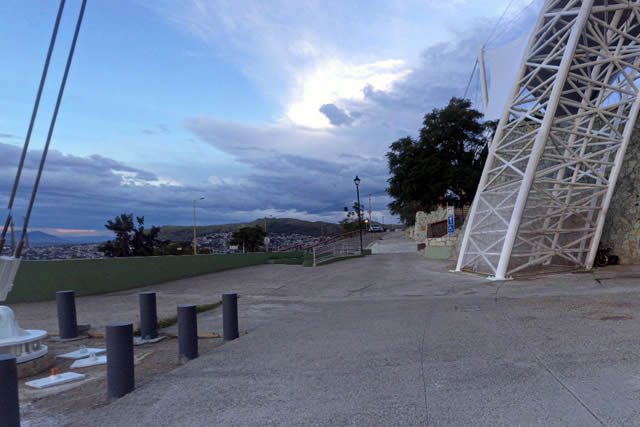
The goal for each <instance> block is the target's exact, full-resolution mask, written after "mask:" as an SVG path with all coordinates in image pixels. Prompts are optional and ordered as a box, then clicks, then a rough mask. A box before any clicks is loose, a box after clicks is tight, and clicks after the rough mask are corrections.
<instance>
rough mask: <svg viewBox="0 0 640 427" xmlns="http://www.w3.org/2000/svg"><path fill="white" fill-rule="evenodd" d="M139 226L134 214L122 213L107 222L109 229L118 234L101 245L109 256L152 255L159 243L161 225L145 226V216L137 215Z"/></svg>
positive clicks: (106, 226) (101, 248) (100, 248)
mask: <svg viewBox="0 0 640 427" xmlns="http://www.w3.org/2000/svg"><path fill="white" fill-rule="evenodd" d="M136 221H137V223H138V226H137V227H135V225H134V222H133V214H126V213H123V214H120V215H119V216H117V217H115V219H114V220H108V221H107V223H106V224H105V228H106V229H107V230H110V231H113V232H114V233H115V235H116V238H115V239H114V240H110V241H108V242H106V243H104V244H103V245H101V246H100V247H99V250H101V251H102V252H104V254H105V255H106V256H108V257H128V256H150V255H153V252H154V249H155V247H156V245H157V243H158V240H157V237H158V233H159V232H160V228H159V227H151V229H150V230H145V228H144V217H143V216H137V217H136Z"/></svg>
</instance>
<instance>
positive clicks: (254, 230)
mask: <svg viewBox="0 0 640 427" xmlns="http://www.w3.org/2000/svg"><path fill="white" fill-rule="evenodd" d="M265 236H266V234H265V232H264V230H263V229H262V228H261V227H260V226H259V225H256V226H255V227H242V228H241V229H239V230H238V231H234V232H233V233H232V234H231V240H229V244H230V245H239V246H240V247H244V249H245V251H246V252H257V251H258V249H259V248H260V246H261V245H262V244H263V241H264V237H265Z"/></svg>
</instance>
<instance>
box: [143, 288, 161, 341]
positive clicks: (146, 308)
mask: <svg viewBox="0 0 640 427" xmlns="http://www.w3.org/2000/svg"><path fill="white" fill-rule="evenodd" d="M139 299H140V338H142V339H143V340H150V339H154V338H157V337H158V311H157V309H156V293H155V292H142V293H140V295H139Z"/></svg>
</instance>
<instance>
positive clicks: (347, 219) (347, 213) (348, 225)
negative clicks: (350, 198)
mask: <svg viewBox="0 0 640 427" xmlns="http://www.w3.org/2000/svg"><path fill="white" fill-rule="evenodd" d="M358 210H359V211H360V218H362V219H363V220H364V210H363V209H362V206H358V202H354V203H353V206H352V207H351V210H349V208H348V207H346V206H345V207H344V218H343V219H342V220H341V221H340V224H341V225H342V230H343V231H344V232H345V233H348V232H350V231H354V230H357V229H358V224H359V221H358ZM363 227H364V223H363Z"/></svg>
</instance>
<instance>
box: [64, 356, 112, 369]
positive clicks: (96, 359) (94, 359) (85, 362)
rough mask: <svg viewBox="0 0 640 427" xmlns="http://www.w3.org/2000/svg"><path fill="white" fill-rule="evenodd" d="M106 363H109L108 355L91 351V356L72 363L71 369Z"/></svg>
mask: <svg viewBox="0 0 640 427" xmlns="http://www.w3.org/2000/svg"><path fill="white" fill-rule="evenodd" d="M105 363H107V356H106V355H105V356H96V354H95V353H91V356H89V357H86V358H84V359H80V360H76V361H75V362H73V363H72V364H71V369H76V368H88V367H89V366H96V365H104V364H105Z"/></svg>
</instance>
